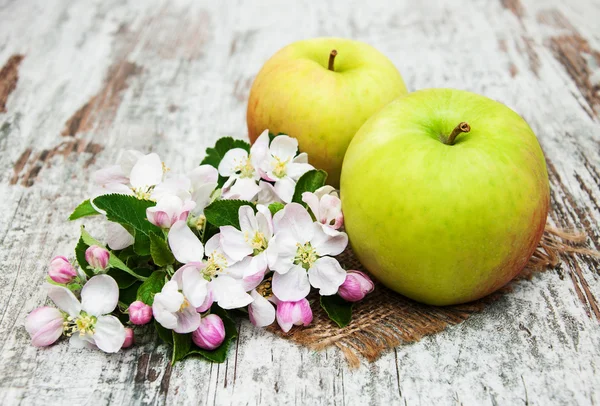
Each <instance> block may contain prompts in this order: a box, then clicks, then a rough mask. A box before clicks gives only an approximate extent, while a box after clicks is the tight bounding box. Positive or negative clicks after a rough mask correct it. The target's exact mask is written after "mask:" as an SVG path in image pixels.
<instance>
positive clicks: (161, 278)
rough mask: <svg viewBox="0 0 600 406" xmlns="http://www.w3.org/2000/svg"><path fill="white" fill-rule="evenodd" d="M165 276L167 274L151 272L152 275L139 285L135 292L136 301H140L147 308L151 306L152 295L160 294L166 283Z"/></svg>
mask: <svg viewBox="0 0 600 406" xmlns="http://www.w3.org/2000/svg"><path fill="white" fill-rule="evenodd" d="M166 276H167V273H166V272H165V271H154V272H152V275H150V276H149V277H148V279H146V280H145V281H144V283H142V284H141V285H140V287H139V289H138V291H137V300H141V301H142V302H144V303H146V304H147V305H148V306H152V303H154V295H155V294H157V293H158V292H160V291H161V290H162V288H163V286H165V283H167V281H166V279H165V278H166Z"/></svg>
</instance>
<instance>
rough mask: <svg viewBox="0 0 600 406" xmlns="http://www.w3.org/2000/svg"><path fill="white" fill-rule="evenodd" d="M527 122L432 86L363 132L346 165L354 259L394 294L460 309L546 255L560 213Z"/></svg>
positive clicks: (345, 197)
mask: <svg viewBox="0 0 600 406" xmlns="http://www.w3.org/2000/svg"><path fill="white" fill-rule="evenodd" d="M549 198H550V197H549V185H548V173H547V171H546V163H545V159H544V154H543V152H542V149H541V148H540V145H539V143H538V141H537V138H536V136H535V134H534V133H533V131H532V130H531V128H530V127H529V126H528V125H527V123H526V122H525V121H524V120H523V119H522V118H521V117H520V116H519V115H518V114H517V113H515V112H514V111H513V110H511V109H510V108H508V107H506V106H505V105H503V104H501V103H498V102H496V101H493V100H491V99H488V98H486V97H483V96H480V95H477V94H474V93H469V92H465V91H460V90H453V89H428V90H422V91H418V92H414V93H411V94H409V95H408V96H405V97H402V98H399V99H398V100H395V101H394V102H392V103H390V104H389V105H388V106H386V107H385V108H383V109H382V110H381V111H380V112H379V113H378V114H376V115H374V116H373V117H371V118H370V119H369V120H368V121H367V122H366V123H365V125H363V126H362V127H361V129H360V130H359V131H358V133H357V134H356V136H355V137H354V139H353V140H352V142H351V143H350V146H349V147H348V151H347V153H346V157H345V159H344V165H343V169H342V179H341V199H342V207H343V210H344V221H345V225H346V231H347V232H348V235H349V238H350V243H351V244H352V248H353V249H354V252H355V253H356V255H357V256H358V258H359V259H360V261H361V262H362V263H363V264H364V265H365V266H366V267H367V269H368V270H369V271H370V272H371V273H372V274H373V275H375V276H376V277H377V278H378V279H379V280H380V281H381V282H382V283H383V284H384V285H386V286H388V287H389V288H391V289H393V290H395V291H397V292H399V293H401V294H403V295H405V296H408V297H410V298H412V299H415V300H417V301H420V302H424V303H428V304H433V305H450V304H456V303H464V302H469V301H472V300H475V299H479V298H481V297H483V296H485V295H487V294H489V293H491V292H493V291H495V290H497V289H499V288H500V287H502V286H504V285H505V284H506V283H508V282H509V281H510V280H511V279H512V278H514V277H515V276H516V275H517V274H518V273H519V272H520V271H521V270H522V269H523V268H524V267H525V265H526V263H527V261H528V260H529V258H530V257H531V255H532V254H533V252H534V250H535V249H536V246H537V244H538V243H539V241H540V239H541V237H542V234H543V232H544V226H545V223H546V217H547V214H548V206H549Z"/></svg>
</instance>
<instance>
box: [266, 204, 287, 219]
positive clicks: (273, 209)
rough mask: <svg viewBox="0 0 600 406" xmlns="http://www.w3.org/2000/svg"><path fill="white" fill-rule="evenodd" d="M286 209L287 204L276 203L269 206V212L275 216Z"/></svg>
mask: <svg viewBox="0 0 600 406" xmlns="http://www.w3.org/2000/svg"><path fill="white" fill-rule="evenodd" d="M284 207H285V204H283V203H279V202H275V203H271V204H270V205H269V210H270V211H271V215H273V216H274V215H275V213H277V212H278V211H279V210H281V209H283V208H284Z"/></svg>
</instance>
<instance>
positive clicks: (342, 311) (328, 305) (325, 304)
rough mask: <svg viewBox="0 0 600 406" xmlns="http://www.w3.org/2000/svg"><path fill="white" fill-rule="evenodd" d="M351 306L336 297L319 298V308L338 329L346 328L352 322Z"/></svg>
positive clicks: (349, 303)
mask: <svg viewBox="0 0 600 406" xmlns="http://www.w3.org/2000/svg"><path fill="white" fill-rule="evenodd" d="M352 305H353V303H351V302H347V301H345V300H344V299H342V298H341V297H340V296H338V295H332V296H321V307H322V308H323V310H325V312H326V313H327V315H328V316H329V318H330V319H331V320H333V321H334V322H335V324H337V325H338V326H339V327H346V326H347V325H348V324H349V323H350V320H352Z"/></svg>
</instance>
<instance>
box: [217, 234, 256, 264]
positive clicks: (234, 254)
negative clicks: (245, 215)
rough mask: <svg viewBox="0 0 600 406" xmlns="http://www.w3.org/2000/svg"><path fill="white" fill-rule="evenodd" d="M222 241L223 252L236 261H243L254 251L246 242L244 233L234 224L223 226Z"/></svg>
mask: <svg viewBox="0 0 600 406" xmlns="http://www.w3.org/2000/svg"><path fill="white" fill-rule="evenodd" d="M220 241H221V248H222V249H223V252H224V253H225V254H226V255H227V256H228V257H231V259H233V260H234V261H241V260H242V259H243V258H244V257H245V256H248V255H250V254H252V252H253V249H252V247H251V246H250V245H249V244H248V243H247V242H246V239H245V237H244V233H242V232H241V231H240V230H238V229H237V228H235V227H233V226H222V227H221V237H220Z"/></svg>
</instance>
